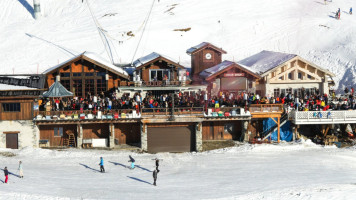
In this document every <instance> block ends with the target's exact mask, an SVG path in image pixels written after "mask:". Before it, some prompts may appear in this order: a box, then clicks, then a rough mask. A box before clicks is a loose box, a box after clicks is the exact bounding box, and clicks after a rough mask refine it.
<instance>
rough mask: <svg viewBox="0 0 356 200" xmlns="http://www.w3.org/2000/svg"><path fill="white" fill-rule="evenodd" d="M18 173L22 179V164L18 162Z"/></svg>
mask: <svg viewBox="0 0 356 200" xmlns="http://www.w3.org/2000/svg"><path fill="white" fill-rule="evenodd" d="M18 170H19V173H20V178H23V168H22V162H21V161H20V162H19V169H18Z"/></svg>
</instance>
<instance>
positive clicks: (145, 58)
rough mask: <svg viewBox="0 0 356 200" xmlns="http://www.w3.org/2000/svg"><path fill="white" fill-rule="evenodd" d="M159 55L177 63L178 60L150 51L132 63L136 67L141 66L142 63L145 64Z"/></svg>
mask: <svg viewBox="0 0 356 200" xmlns="http://www.w3.org/2000/svg"><path fill="white" fill-rule="evenodd" d="M159 57H162V58H165V59H167V60H170V61H172V62H174V63H178V62H176V61H174V60H173V59H171V58H169V57H167V56H164V55H162V54H159V53H156V52H152V53H150V54H148V55H147V56H143V57H141V58H138V59H137V60H135V61H134V62H133V63H132V65H133V66H134V67H136V68H138V67H141V66H142V65H145V64H147V63H149V62H151V61H153V60H154V59H157V58H159Z"/></svg>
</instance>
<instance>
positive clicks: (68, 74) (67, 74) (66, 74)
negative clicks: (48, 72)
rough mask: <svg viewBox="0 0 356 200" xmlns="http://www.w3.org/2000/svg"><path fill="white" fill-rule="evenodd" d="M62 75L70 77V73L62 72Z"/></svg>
mask: <svg viewBox="0 0 356 200" xmlns="http://www.w3.org/2000/svg"><path fill="white" fill-rule="evenodd" d="M60 75H61V77H70V73H61V74H60Z"/></svg>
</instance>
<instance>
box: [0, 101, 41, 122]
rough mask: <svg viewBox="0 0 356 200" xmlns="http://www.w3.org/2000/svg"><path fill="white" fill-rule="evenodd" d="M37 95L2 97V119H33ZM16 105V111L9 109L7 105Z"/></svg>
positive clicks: (0, 111) (0, 109)
mask: <svg viewBox="0 0 356 200" xmlns="http://www.w3.org/2000/svg"><path fill="white" fill-rule="evenodd" d="M34 98H36V97H6V98H0V120H32V119H33V116H34V114H33V112H34V111H33V105H34ZM8 105H10V106H16V107H18V106H19V108H15V111H8V110H7V109H6V106H8Z"/></svg>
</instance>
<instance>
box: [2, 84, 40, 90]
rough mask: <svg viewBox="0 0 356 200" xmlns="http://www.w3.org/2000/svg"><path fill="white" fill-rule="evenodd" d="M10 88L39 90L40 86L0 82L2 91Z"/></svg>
mask: <svg viewBox="0 0 356 200" xmlns="http://www.w3.org/2000/svg"><path fill="white" fill-rule="evenodd" d="M9 90H38V88H33V87H27V86H20V85H9V84H4V83H0V91H9Z"/></svg>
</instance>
